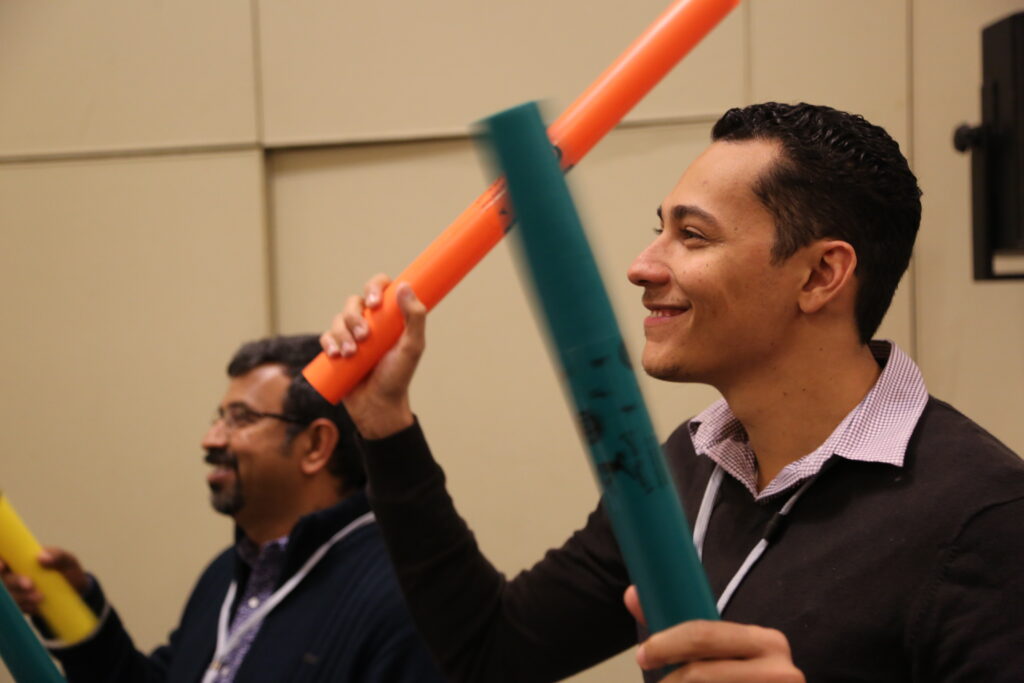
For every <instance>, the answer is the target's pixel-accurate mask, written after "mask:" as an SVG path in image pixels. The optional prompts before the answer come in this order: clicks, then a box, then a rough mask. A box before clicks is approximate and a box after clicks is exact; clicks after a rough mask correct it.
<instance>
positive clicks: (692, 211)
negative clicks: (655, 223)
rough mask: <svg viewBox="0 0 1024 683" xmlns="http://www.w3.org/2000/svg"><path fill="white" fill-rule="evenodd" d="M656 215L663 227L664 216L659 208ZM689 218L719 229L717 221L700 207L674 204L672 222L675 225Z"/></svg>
mask: <svg viewBox="0 0 1024 683" xmlns="http://www.w3.org/2000/svg"><path fill="white" fill-rule="evenodd" d="M656 213H657V214H658V220H659V221H661V224H662V225H664V224H665V216H664V215H663V214H662V211H661V206H659V207H658V210H657V211H656ZM690 217H694V218H699V219H700V220H702V221H704V222H705V223H707V224H708V225H711V226H712V227H715V228H717V227H720V226H719V224H718V220H717V219H716V218H715V217H714V216H712V215H711V214H710V213H708V212H707V211H705V210H704V209H702V208H700V207H697V206H692V205H690V204H676V205H675V206H673V207H672V220H673V221H675V222H676V223H680V222H682V221H685V220H686V219H687V218H690Z"/></svg>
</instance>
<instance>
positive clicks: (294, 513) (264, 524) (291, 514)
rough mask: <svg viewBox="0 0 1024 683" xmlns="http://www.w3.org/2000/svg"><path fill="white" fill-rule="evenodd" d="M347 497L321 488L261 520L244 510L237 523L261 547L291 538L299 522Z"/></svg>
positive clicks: (238, 516) (237, 517)
mask: <svg viewBox="0 0 1024 683" xmlns="http://www.w3.org/2000/svg"><path fill="white" fill-rule="evenodd" d="M344 498H345V496H342V495H339V494H338V492H337V489H336V488H326V487H321V488H320V489H318V490H316V491H308V492H307V493H306V494H305V495H303V496H301V497H299V499H298V503H297V504H296V505H295V506H294V507H292V508H291V509H288V510H281V511H278V512H277V513H276V514H273V515H267V516H265V517H264V518H261V519H252V518H249V517H248V516H246V515H245V514H244V513H245V510H244V509H243V510H242V511H241V512H239V514H238V515H236V517H235V522H236V523H237V524H238V526H239V527H240V528H241V529H242V532H243V533H244V534H245V535H246V536H247V537H248V538H249V540H251V541H252V542H253V543H256V544H258V545H260V546H263V544H264V543H267V542H268V541H273V540H274V539H277V538H281V537H282V536H290V535H291V533H292V529H294V528H295V525H296V524H298V522H299V520H300V519H302V518H303V517H305V516H306V515H311V514H313V513H314V512H319V511H320V510H326V509H327V508H329V507H333V506H335V505H337V504H338V503H340V502H341V501H342V500H344Z"/></svg>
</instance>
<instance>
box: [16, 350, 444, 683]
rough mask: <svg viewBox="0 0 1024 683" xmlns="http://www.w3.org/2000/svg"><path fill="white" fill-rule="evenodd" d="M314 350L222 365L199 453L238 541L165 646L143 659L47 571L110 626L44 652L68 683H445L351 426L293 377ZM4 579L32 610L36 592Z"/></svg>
mask: <svg viewBox="0 0 1024 683" xmlns="http://www.w3.org/2000/svg"><path fill="white" fill-rule="evenodd" d="M319 350H320V345H319V343H318V342H317V339H316V337H314V336H308V335H307V336H297V337H276V338H272V339H263V340H259V341H255V342H251V343H249V344H245V345H244V346H242V347H241V348H240V349H239V350H238V352H237V353H236V354H235V356H234V358H233V359H232V360H231V362H230V364H229V365H228V376H229V382H228V388H227V391H226V392H225V394H224V397H223V399H222V400H221V402H220V405H219V406H218V408H217V413H216V417H215V418H214V420H213V423H212V425H211V426H210V428H209V430H208V431H207V432H206V435H205V436H204V437H203V440H202V445H203V448H204V449H205V450H206V457H205V460H206V462H207V463H208V464H210V465H211V466H212V469H211V470H210V472H209V474H208V477H207V481H208V483H209V487H210V502H211V504H212V506H213V508H214V509H215V510H217V511H218V512H220V513H222V514H225V515H230V516H231V517H232V518H233V519H234V521H235V523H236V534H235V537H236V540H235V544H234V545H233V546H232V547H231V548H228V549H226V550H225V551H224V552H223V553H221V554H220V555H219V556H217V557H216V558H215V559H214V560H213V562H212V563H211V564H210V566H209V567H207V568H206V570H205V571H204V572H203V574H202V575H201V576H200V578H199V581H198V582H197V584H196V587H195V589H194V590H193V592H192V595H191V597H190V598H189V600H188V602H187V604H186V605H185V609H184V612H183V614H182V617H181V621H180V623H179V624H178V627H177V629H176V630H175V631H174V632H173V633H171V636H170V641H169V643H168V644H167V645H164V646H161V647H159V648H157V649H156V650H154V651H153V652H152V653H151V654H149V655H148V656H147V655H145V654H143V653H141V652H139V651H138V650H136V649H135V647H134V645H133V644H132V641H131V638H130V637H129V635H128V633H127V632H126V631H125V629H124V627H123V626H122V624H121V621H120V619H119V618H118V616H117V614H116V612H114V611H113V610H111V609H110V608H109V606H108V605H107V603H106V600H105V599H104V597H103V594H102V592H101V591H100V589H99V585H98V583H97V582H96V581H95V580H93V579H91V577H89V576H88V575H87V574H86V573H85V572H84V571H83V570H82V569H81V567H80V565H79V563H78V561H77V560H76V559H75V558H74V556H72V555H71V554H69V553H67V552H66V551H63V550H60V549H56V548H50V549H48V550H47V552H46V553H45V554H44V556H43V557H42V558H40V561H41V564H43V565H44V566H49V567H53V568H56V569H59V570H60V571H62V572H63V573H64V574H65V576H67V578H68V579H69V580H70V581H71V583H72V585H74V586H75V587H76V588H77V589H78V590H79V592H81V593H82V594H83V596H84V597H85V599H86V601H87V603H89V604H90V606H92V607H93V609H94V610H95V611H96V612H97V614H100V615H101V616H102V618H101V622H100V625H99V627H98V628H97V631H96V633H94V634H93V635H92V636H90V637H89V638H88V639H87V640H85V641H84V642H82V643H80V644H76V645H73V646H70V647H63V646H61V644H60V643H51V646H52V648H51V651H52V652H53V654H54V655H55V656H56V657H57V658H58V659H59V660H60V662H61V664H62V665H63V666H64V669H65V672H66V674H67V677H68V679H69V680H70V681H72V683H74V682H75V681H103V682H105V683H111V682H115V683H121V682H123V683H137V682H139V681H180V682H183V683H184V682H186V681H188V682H194V681H200V680H202V681H204V682H214V681H216V682H218V683H219V682H228V681H237V682H238V683H242V682H244V681H275V682H276V681H297V680H303V681H374V682H376V681H388V682H390V681H409V682H411V681H429V682H432V681H440V680H441V677H440V675H439V674H438V672H437V669H436V667H435V665H434V664H433V662H432V661H431V659H430V656H429V654H428V653H427V650H426V649H425V647H424V646H423V644H422V643H421V642H420V640H419V637H418V636H417V634H416V632H415V629H414V627H413V625H412V622H411V620H410V618H409V615H408V612H407V610H406V607H405V605H404V602H403V600H402V596H401V593H400V591H399V589H398V585H397V583H396V582H395V577H394V574H393V572H392V569H391V567H390V565H389V563H388V559H387V554H386V551H385V549H384V546H383V543H382V541H381V538H380V534H379V532H378V531H377V529H376V525H375V523H374V519H373V515H372V513H370V509H369V506H368V504H367V500H366V496H365V494H364V493H363V485H364V483H365V475H364V474H363V470H362V465H361V462H360V455H359V452H358V448H357V444H356V441H355V432H354V429H353V426H352V422H351V420H350V419H349V417H348V414H347V413H346V412H345V409H344V407H341V406H339V407H333V406H331V405H330V404H328V403H327V402H326V401H324V400H323V399H322V398H320V396H319V395H317V393H316V392H315V391H313V389H312V388H311V387H310V386H309V385H308V384H306V382H305V380H303V379H302V378H301V376H300V375H299V371H300V370H301V369H302V368H303V367H304V366H305V365H306V364H307V363H308V362H309V361H310V360H312V358H313V357H314V356H315V355H316V354H317V353H318V352H319ZM4 581H5V584H6V586H7V587H8V589H9V590H10V591H11V593H12V594H13V595H14V596H15V598H16V599H17V600H18V602H19V604H20V605H21V607H22V609H23V610H25V611H26V612H27V613H29V614H34V613H36V612H37V609H38V605H39V602H40V600H41V599H42V596H41V595H39V593H38V591H36V590H35V587H34V586H33V585H32V583H31V581H30V580H29V579H27V578H25V577H20V576H16V575H13V574H11V573H9V572H4ZM40 626H41V627H42V626H43V625H42V624H40Z"/></svg>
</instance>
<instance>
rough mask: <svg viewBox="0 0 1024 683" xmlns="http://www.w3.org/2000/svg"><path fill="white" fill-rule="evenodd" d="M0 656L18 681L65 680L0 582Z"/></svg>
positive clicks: (57, 682)
mask: <svg viewBox="0 0 1024 683" xmlns="http://www.w3.org/2000/svg"><path fill="white" fill-rule="evenodd" d="M0 657H3V660H4V664H6V665H7V670H8V671H10V672H11V675H12V676H13V677H14V680H15V681H17V682H18V683H64V677H63V676H62V675H61V674H60V671H58V670H57V665H56V664H54V663H53V660H52V659H50V655H49V653H47V651H46V650H45V649H44V648H43V644H42V643H40V642H39V639H38V638H37V637H36V634H35V633H34V632H33V631H32V627H31V626H29V625H28V622H27V621H25V617H23V616H22V615H21V610H19V609H18V605H17V603H15V602H14V598H12V597H11V594H10V593H8V592H7V589H6V588H4V587H3V586H0Z"/></svg>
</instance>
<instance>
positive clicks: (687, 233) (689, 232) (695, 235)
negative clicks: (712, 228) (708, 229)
mask: <svg viewBox="0 0 1024 683" xmlns="http://www.w3.org/2000/svg"><path fill="white" fill-rule="evenodd" d="M679 232H680V233H682V235H683V239H684V240H690V239H694V240H701V241H704V240H706V239H707V238H706V237H704V235H702V234H700V233H699V232H697V231H696V230H694V229H693V228H683V229H682V230H680V231H679Z"/></svg>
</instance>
